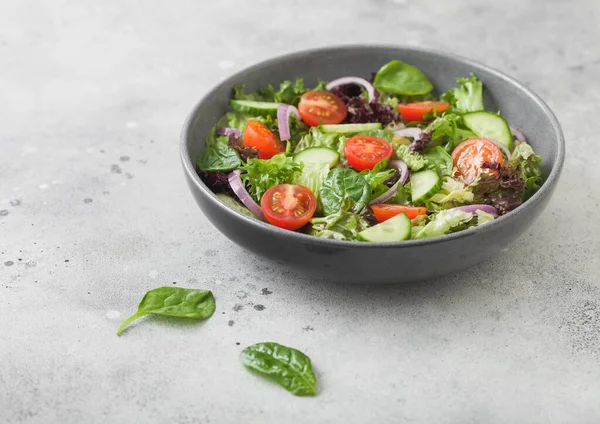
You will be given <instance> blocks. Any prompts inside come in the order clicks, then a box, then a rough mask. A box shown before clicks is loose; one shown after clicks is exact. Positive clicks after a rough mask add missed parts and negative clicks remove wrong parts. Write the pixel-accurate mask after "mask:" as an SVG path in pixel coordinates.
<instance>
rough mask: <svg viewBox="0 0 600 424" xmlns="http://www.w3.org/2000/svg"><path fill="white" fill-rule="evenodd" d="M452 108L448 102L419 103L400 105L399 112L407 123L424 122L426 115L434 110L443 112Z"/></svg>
mask: <svg viewBox="0 0 600 424" xmlns="http://www.w3.org/2000/svg"><path fill="white" fill-rule="evenodd" d="M449 106H450V103H446V102H434V101H427V102H417V103H407V104H400V105H398V111H399V112H400V115H401V116H402V119H404V120H405V121H408V122H410V121H424V120H425V115H426V114H428V113H429V112H431V111H433V110H437V111H438V112H443V111H445V110H446V109H448V107H449Z"/></svg>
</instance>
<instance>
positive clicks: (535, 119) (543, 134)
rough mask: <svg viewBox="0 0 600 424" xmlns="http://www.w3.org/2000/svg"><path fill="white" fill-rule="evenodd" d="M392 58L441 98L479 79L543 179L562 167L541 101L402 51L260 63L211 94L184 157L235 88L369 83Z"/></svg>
mask: <svg viewBox="0 0 600 424" xmlns="http://www.w3.org/2000/svg"><path fill="white" fill-rule="evenodd" d="M393 59H398V60H401V61H404V62H406V63H409V64H411V65H414V66H416V67H418V68H420V69H421V70H422V71H423V72H424V73H425V74H426V75H427V76H428V77H429V78H430V79H431V81H432V82H433V84H434V87H435V90H436V91H437V92H438V93H439V92H443V91H445V90H447V89H448V88H450V87H454V86H456V79H457V78H464V77H467V76H469V74H470V73H471V72H473V73H474V74H475V75H477V77H478V78H479V79H481V80H482V82H483V83H484V103H485V106H486V109H487V110H499V111H500V112H501V113H502V115H503V116H504V117H505V118H506V120H507V121H508V123H509V124H510V125H512V126H516V127H519V128H521V129H522V130H523V132H524V133H525V134H526V136H527V138H528V141H529V142H530V144H531V145H532V146H533V147H534V149H535V150H536V152H537V153H538V154H540V155H541V156H542V157H543V161H542V164H541V168H542V171H543V174H544V180H546V179H547V177H548V176H549V175H550V173H551V169H552V167H553V165H554V164H555V163H557V162H558V159H559V156H560V154H559V153H560V152H559V150H560V149H561V137H562V135H561V134H560V128H559V127H558V124H557V122H556V119H555V118H554V116H553V115H552V113H551V112H550V111H549V110H548V109H547V107H546V106H545V104H544V103H543V102H542V101H541V100H540V99H539V98H538V97H537V96H535V95H534V94H533V93H531V92H530V91H528V90H527V89H525V88H524V87H523V86H522V85H520V84H519V83H517V82H516V81H514V80H512V79H511V78H508V77H506V76H505V75H503V74H500V73H498V72H496V71H494V70H492V69H490V68H488V67H486V66H483V65H481V64H478V63H475V62H472V61H470V60H467V59H463V58H459V57H456V56H453V55H449V54H444V53H440V52H432V51H426V50H419V49H412V48H401V47H373V46H359V47H338V48H329V49H322V50H314V51H307V52H299V53H295V54H291V55H287V56H283V57H280V58H276V59H272V60H269V61H266V62H263V63H260V64H258V65H255V66H253V67H250V68H248V69H246V70H243V71H241V72H239V73H237V74H235V75H233V76H231V77H230V78H228V79H227V80H225V81H223V82H222V83H221V84H219V85H218V86H216V87H215V88H214V89H213V90H212V91H211V92H209V93H208V94H207V95H206V96H205V97H204V99H203V100H202V101H201V102H200V104H199V105H198V106H197V108H196V109H195V111H194V112H193V114H192V116H191V117H190V118H191V120H190V122H189V125H188V126H187V127H186V129H185V130H184V131H186V133H185V134H184V138H185V139H186V143H185V148H186V150H187V151H186V152H185V155H184V156H187V158H188V159H189V165H192V164H193V163H194V162H195V158H196V156H197V155H198V153H199V152H200V151H201V150H202V149H203V148H204V139H205V137H206V135H207V134H208V132H209V131H210V129H211V128H212V127H213V126H214V125H215V123H216V122H217V120H218V119H219V118H220V117H221V116H222V115H223V114H224V113H225V112H227V110H229V108H228V102H229V97H230V94H231V89H232V88H233V86H234V85H237V84H244V85H245V86H246V88H247V90H248V91H254V90H257V89H259V88H261V87H264V86H266V85H268V84H273V85H278V84H279V83H280V82H281V81H284V80H286V79H288V80H293V79H295V78H297V77H302V78H304V80H305V86H307V87H311V86H315V85H316V84H317V82H318V80H319V79H323V80H332V79H335V78H339V77H343V76H360V77H363V78H369V77H370V76H371V74H372V73H373V72H376V71H377V70H378V69H379V68H380V67H381V66H382V65H383V64H385V63H387V62H389V61H390V60H393ZM557 131H558V134H557ZM184 159H185V158H184ZM197 180H198V182H199V183H200V184H201V185H203V184H202V183H201V182H200V180H199V179H197Z"/></svg>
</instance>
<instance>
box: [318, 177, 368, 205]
mask: <svg viewBox="0 0 600 424" xmlns="http://www.w3.org/2000/svg"><path fill="white" fill-rule="evenodd" d="M319 194H320V197H321V204H322V205H323V212H324V213H325V215H331V214H333V213H336V212H338V211H339V210H340V209H341V208H342V205H343V204H344V201H345V200H346V199H352V200H354V202H356V203H355V205H354V212H356V213H358V212H360V211H361V210H362V208H364V206H365V205H366V203H367V201H368V200H369V194H370V188H369V185H368V184H367V182H366V181H365V179H364V178H363V177H362V175H360V174H359V173H358V172H356V171H354V170H352V169H349V168H334V169H332V170H331V171H329V173H328V174H327V177H326V178H325V181H323V184H322V185H321V191H320V193H319Z"/></svg>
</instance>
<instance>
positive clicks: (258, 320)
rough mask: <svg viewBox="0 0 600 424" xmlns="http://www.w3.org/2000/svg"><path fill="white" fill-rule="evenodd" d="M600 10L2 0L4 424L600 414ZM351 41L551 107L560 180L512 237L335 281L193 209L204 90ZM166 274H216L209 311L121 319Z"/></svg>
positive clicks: (181, 279) (589, 2) (477, 419)
mask: <svg viewBox="0 0 600 424" xmlns="http://www.w3.org/2000/svg"><path fill="white" fill-rule="evenodd" d="M599 22H600V3H599V2H597V1H596V0H580V1H573V2H564V1H557V0H547V1H544V0H536V1H522V0H509V1H495V2H483V1H479V0H459V1H449V0H430V1H427V2H425V1H417V0H395V1H391V0H369V1H367V0H363V1H342V0H330V1H327V2H325V1H317V0H306V1H291V0H288V1H275V0H264V1H242V0H239V1H234V0H221V1H217V2H207V1H191V0H189V1H177V0H172V1H157V0H153V1H144V2H142V1H141V0H138V1H135V0H105V1H102V2H97V1H90V0H81V1H75V0H70V1H67V0H63V1H60V0H50V1H26V0H18V1H14V0H13V1H9V0H5V1H2V2H0V100H1V101H0V147H1V148H0V422H1V423H63V424H66V423H180V424H188V423H271V422H277V423H461V424H465V423H597V422H599V421H600V282H599V278H598V277H600V260H599V259H598V252H599V248H600V241H599V238H598V232H599V231H600V222H599V220H598V204H599V200H600V193H599V190H598V186H599V184H600V167H598V163H599V161H600V155H599V154H598V149H599V147H598V134H599V133H600V119H598V111H599V104H600V78H599V77H600V48H599V44H598V40H600V26H599V25H598V23H599ZM357 42H384V43H402V44H408V45H414V46H426V47H433V48H440V49H447V50H450V51H453V52H455V53H458V54H461V55H464V56H468V57H471V58H473V59H476V60H479V61H482V62H485V63H487V64H489V65H491V66H493V67H496V68H498V69H500V70H502V71H504V72H506V73H508V74H510V75H512V76H514V77H515V78H517V79H519V80H522V81H524V82H525V83H527V85H529V86H530V87H531V88H532V89H533V90H535V91H536V92H537V93H539V94H540V95H541V96H542V97H543V98H545V100H547V102H548V103H549V105H550V106H551V107H552V108H553V109H554V110H555V112H556V113H557V115H558V117H559V119H560V121H561V123H562V125H563V127H564V131H565V135H566V138H567V141H568V156H567V160H566V164H565V169H564V173H563V178H562V180H561V183H560V185H559V187H558V189H557V192H556V195H555V197H554V198H553V200H552V202H551V204H550V206H549V208H548V210H547V211H546V212H545V213H544V215H543V216H542V217H541V218H540V219H539V221H537V222H536V223H535V225H534V226H533V227H532V228H531V231H530V232H529V233H527V234H523V236H522V238H521V239H520V240H519V241H518V242H516V243H515V244H514V246H513V247H512V248H511V249H509V250H507V251H505V252H503V253H502V255H500V256H499V257H497V258H496V259H494V260H492V261H489V262H487V263H484V264H481V265H480V266H477V267H476V268H474V269H472V270H470V271H468V272H465V273H461V274H458V275H448V276H447V277H446V278H443V279H439V280H435V281H423V282H422V283H420V284H415V285H410V286H386V287H376V288H373V287H371V288H368V287H357V286H352V287H349V286H338V285H333V284H329V283H327V282H323V281H307V280H305V279H303V278H301V277H299V276H297V275H294V274H293V273H290V272H288V271H286V270H283V269H280V268H276V267H272V266H271V265H268V264H267V263H266V262H265V261H263V260H261V259H258V258H256V257H254V256H253V255H252V254H250V253H247V252H244V251H242V250H241V249H239V248H237V247H235V246H234V245H232V244H231V243H230V242H229V241H228V240H227V239H225V238H224V237H223V236H222V235H221V234H220V233H218V232H217V231H216V230H215V229H214V228H213V227H212V226H211V225H210V223H209V222H208V221H207V220H206V219H205V218H204V217H203V216H202V214H201V213H200V212H199V209H198V208H197V207H196V205H195V204H194V202H193V200H192V197H191V195H190V194H189V193H188V189H187V187H186V186H185V183H184V179H183V174H182V170H181V167H180V164H179V159H178V136H179V131H180V128H181V125H182V123H183V120H184V118H185V116H186V114H187V113H188V111H189V110H190V108H191V107H192V105H193V104H194V103H195V102H196V101H197V100H198V99H199V97H200V96H202V94H203V93H204V92H206V91H207V90H208V89H209V88H210V87H211V86H212V85H214V84H215V83H217V82H218V81H220V80H221V79H222V78H224V77H225V76H227V75H229V74H230V73H232V72H234V71H236V70H238V69H240V68H242V67H244V66H246V65H250V64H252V63H254V62H257V61H259V60H262V59H266V58H268V57H271V56H274V55H277V54H279V53H285V52H291V51H294V50H297V49H301V48H309V47H316V46H325V45H328V44H344V43H357ZM391 268H392V271H393V272H398V273H400V272H402V270H401V269H396V270H393V264H391ZM172 284H176V285H178V286H185V287H198V288H207V289H211V290H213V291H214V293H215V297H216V299H217V311H216V313H215V315H214V316H213V317H212V319H210V320H208V321H206V322H204V323H202V324H198V325H197V324H181V323H178V322H175V321H173V320H164V319H154V318H146V319H141V320H139V321H138V322H136V323H135V324H134V325H132V326H131V327H130V328H129V330H127V331H126V332H125V333H124V334H123V336H122V337H121V338H117V337H116V336H115V330H116V328H117V327H118V325H119V323H120V321H121V320H123V319H124V318H125V317H126V316H127V315H128V314H130V313H132V312H133V311H134V310H135V308H136V305H137V302H138V301H139V299H140V298H141V296H142V295H143V293H144V292H145V291H146V290H148V289H150V288H154V287H156V286H159V285H172ZM258 305H263V306H264V309H263V308H261V307H259V306H258ZM260 309H262V310H260ZM265 340H272V341H277V342H280V343H283V344H289V345H292V346H295V347H297V348H299V349H301V350H303V351H304V352H306V353H307V354H308V355H309V356H310V357H311V358H312V359H313V362H314V366H315V369H316V372H317V376H318V384H319V389H320V393H319V395H318V396H317V397H316V398H296V397H293V396H291V395H289V394H288V393H287V392H285V391H284V390H283V389H280V388H279V387H277V386H274V385H271V384H269V383H267V382H265V381H262V380H260V379H257V378H256V377H255V376H253V375H250V374H249V373H247V372H246V371H245V370H244V369H243V368H242V367H241V366H240V364H239V362H238V354H239V352H240V350H241V349H242V348H243V347H244V346H245V345H249V344H252V343H255V342H258V341H265Z"/></svg>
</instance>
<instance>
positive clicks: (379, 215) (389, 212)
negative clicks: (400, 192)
mask: <svg viewBox="0 0 600 424" xmlns="http://www.w3.org/2000/svg"><path fill="white" fill-rule="evenodd" d="M371 209H373V215H375V219H377V222H383V221H387V220H388V219H390V218H393V217H395V216H396V215H399V214H401V213H405V214H406V215H407V216H408V217H409V218H410V219H415V218H416V217H417V216H419V215H425V214H426V213H427V208H423V207H419V206H406V205H387V204H381V205H373V206H371Z"/></svg>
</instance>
